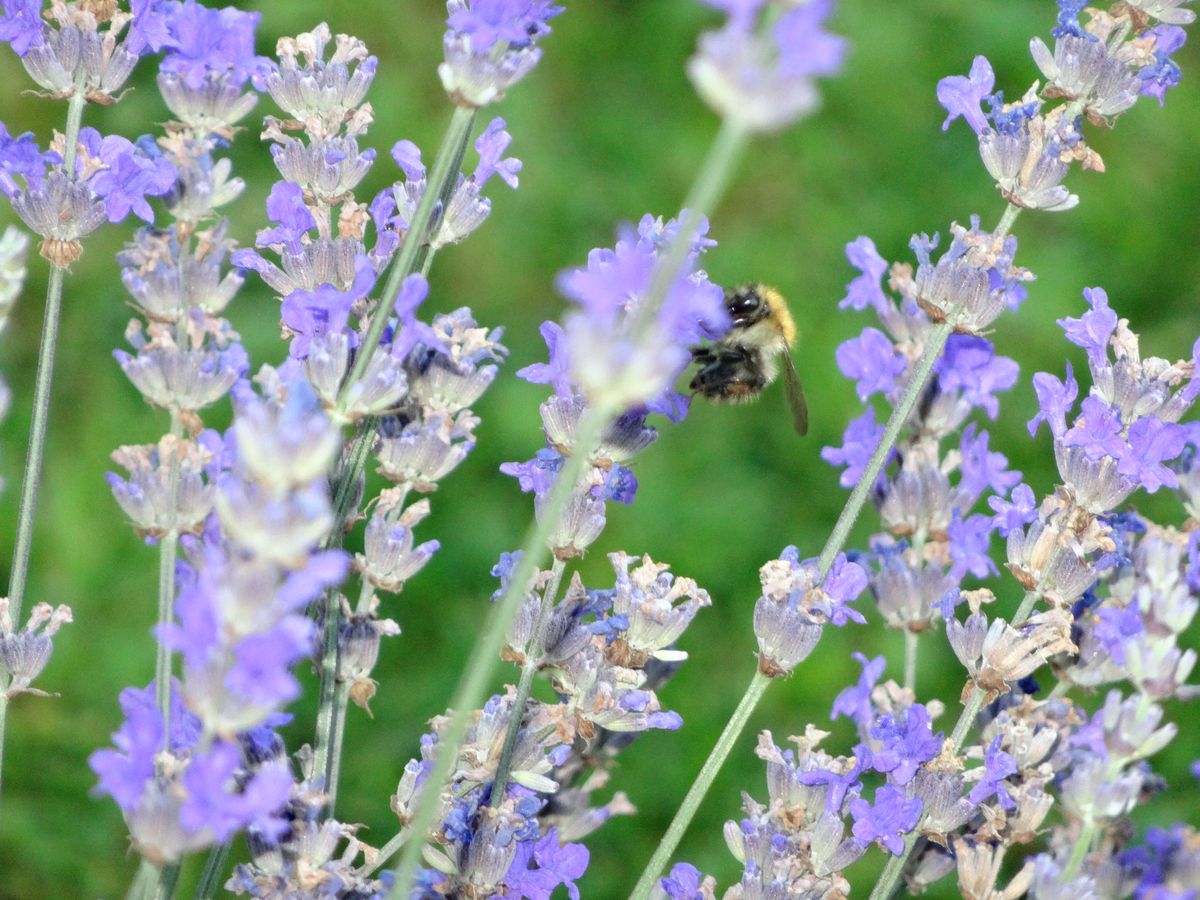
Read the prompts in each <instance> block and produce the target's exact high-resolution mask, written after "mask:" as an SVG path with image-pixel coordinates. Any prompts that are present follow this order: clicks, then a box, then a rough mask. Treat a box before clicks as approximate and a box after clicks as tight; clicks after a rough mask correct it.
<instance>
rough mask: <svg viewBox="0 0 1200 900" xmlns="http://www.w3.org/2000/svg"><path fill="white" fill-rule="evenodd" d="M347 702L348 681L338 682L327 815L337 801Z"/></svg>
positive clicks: (330, 759)
mask: <svg viewBox="0 0 1200 900" xmlns="http://www.w3.org/2000/svg"><path fill="white" fill-rule="evenodd" d="M349 703H350V685H349V684H348V683H342V684H339V685H338V686H337V696H336V697H335V698H334V704H333V743H332V745H331V747H330V753H329V766H328V771H327V773H326V782H325V793H326V794H327V795H328V796H329V806H327V807H326V812H325V814H326V815H327V816H333V808H334V804H335V803H337V790H338V778H339V776H340V775H341V771H342V745H343V743H344V742H345V737H346V708H347V707H348V706H349Z"/></svg>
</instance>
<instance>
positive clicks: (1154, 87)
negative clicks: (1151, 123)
mask: <svg viewBox="0 0 1200 900" xmlns="http://www.w3.org/2000/svg"><path fill="white" fill-rule="evenodd" d="M1147 34H1148V35H1153V36H1154V62H1153V63H1152V64H1151V65H1148V66H1146V67H1145V68H1143V69H1142V70H1141V71H1140V72H1138V78H1140V79H1141V81H1142V86H1141V88H1140V89H1139V90H1138V93H1140V94H1141V95H1142V96H1143V97H1154V98H1155V99H1157V100H1158V105H1159V106H1165V105H1166V102H1167V100H1166V94H1167V91H1168V90H1169V89H1170V88H1173V87H1175V86H1176V85H1177V84H1179V80H1180V78H1181V77H1182V73H1181V72H1180V71H1179V66H1178V65H1177V64H1176V63H1175V61H1174V60H1172V59H1171V54H1172V53H1174V52H1175V51H1176V50H1178V49H1179V48H1180V47H1182V46H1183V43H1184V41H1186V40H1187V32H1186V31H1184V30H1183V29H1182V28H1180V27H1179V26H1178V25H1156V26H1154V27H1153V28H1151V29H1150V30H1149V31H1148V32H1147Z"/></svg>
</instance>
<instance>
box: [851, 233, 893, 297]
mask: <svg viewBox="0 0 1200 900" xmlns="http://www.w3.org/2000/svg"><path fill="white" fill-rule="evenodd" d="M846 258H847V259H849V260H850V264H851V265H852V266H854V267H855V268H856V269H858V270H859V272H860V273H861V274H860V275H859V276H858V277H857V278H855V279H854V280H853V281H851V282H850V283H849V284H847V285H846V296H845V297H843V298H842V299H841V300H840V301H838V308H839V309H846V308H847V307H849V308H850V309H856V310H864V309H866V308H867V307H868V306H870V307H871V308H872V309H875V310H876V311H882V310H886V309H890V308H891V306H892V303H891V301H890V300H889V299H888V297H887V294H885V293H884V292H883V288H882V287H881V286H880V282H881V280H882V278H883V276H884V275H885V274H886V273H887V270H888V264H887V260H885V259H884V258H883V257H882V256H880V255H879V251H878V250H876V249H875V242H874V241H872V240H871V239H870V238H869V237H860V238H858V239H857V240H854V241H851V242H850V243H849V244H847V245H846Z"/></svg>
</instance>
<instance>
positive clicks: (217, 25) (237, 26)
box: [160, 0, 266, 90]
mask: <svg viewBox="0 0 1200 900" xmlns="http://www.w3.org/2000/svg"><path fill="white" fill-rule="evenodd" d="M259 18H260V14H259V13H256V12H242V11H241V10H238V9H237V8H236V7H233V6H226V7H224V8H223V9H211V8H209V7H206V6H202V5H201V4H199V3H196V2H195V0H187V2H185V3H181V4H173V5H172V7H171V15H170V19H169V26H170V39H169V49H168V50H167V53H166V56H165V57H164V58H163V62H162V66H161V69H160V70H161V71H162V72H164V73H167V74H171V75H177V76H179V78H180V79H181V80H182V81H183V82H184V84H186V85H187V86H188V87H189V88H191V89H192V90H198V89H200V88H201V87H203V86H204V83H205V81H206V80H208V79H209V78H220V77H224V78H225V79H226V80H228V81H229V82H231V83H232V84H233V85H235V86H239V87H240V86H241V85H243V84H245V83H246V81H248V80H249V79H250V78H251V77H253V76H255V75H257V74H259V73H260V72H262V71H263V70H264V67H265V66H266V60H264V59H263V58H262V57H259V56H255V55H254V29H255V28H256V27H257V25H258V20H259Z"/></svg>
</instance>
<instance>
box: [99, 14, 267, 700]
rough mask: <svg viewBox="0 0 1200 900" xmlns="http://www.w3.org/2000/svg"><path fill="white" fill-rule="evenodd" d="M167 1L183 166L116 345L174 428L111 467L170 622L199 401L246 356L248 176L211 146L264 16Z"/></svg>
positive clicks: (167, 144) (204, 459)
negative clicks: (239, 226) (148, 552)
mask: <svg viewBox="0 0 1200 900" xmlns="http://www.w3.org/2000/svg"><path fill="white" fill-rule="evenodd" d="M167 10H168V16H167V18H166V22H165V27H166V33H167V37H166V38H165V47H166V52H165V54H164V56H163V60H162V63H161V65H160V67H159V74H158V86H159V91H160V93H161V94H162V96H163V99H164V100H165V102H166V104H167V106H168V108H169V109H170V110H171V111H172V113H173V114H174V115H176V116H177V117H178V118H177V119H176V120H175V121H173V122H170V123H168V125H167V126H166V135H165V136H164V137H163V138H161V139H160V140H159V142H158V152H159V153H160V154H161V156H162V158H163V159H165V160H167V161H169V163H170V165H171V166H172V167H173V169H174V171H175V173H176V180H175V183H174V185H172V187H171V190H170V191H169V192H168V194H167V196H166V205H167V208H168V212H169V213H170V215H171V217H172V219H173V220H174V221H173V222H172V224H171V225H170V226H168V227H167V228H166V229H153V228H143V229H140V230H139V231H138V232H137V234H136V235H135V237H134V240H133V242H132V243H130V244H129V245H128V246H127V247H126V249H125V251H124V253H122V254H121V256H120V257H119V258H118V262H119V263H120V264H121V267H122V269H121V276H122V280H123V282H124V283H125V287H126V289H127V290H128V291H129V292H130V294H131V295H132V296H133V298H134V303H135V307H136V308H137V310H138V311H139V312H140V313H141V315H142V316H143V317H144V319H145V323H146V324H145V325H143V324H142V323H141V322H139V321H138V320H136V319H135V320H131V321H130V323H129V326H128V328H127V329H126V338H127V339H128V340H129V342H130V343H131V344H132V345H133V347H134V350H135V352H136V355H130V354H129V353H127V352H125V351H123V350H118V351H117V352H116V354H115V355H116V359H117V362H118V363H119V365H120V366H121V368H122V370H123V371H124V372H125V374H126V376H127V377H128V378H129V379H130V381H131V382H132V383H133V385H134V386H135V387H136V388H137V389H138V391H139V392H140V393H141V394H142V396H143V397H144V398H145V400H146V402H147V403H149V404H150V405H152V406H156V407H158V408H160V409H163V410H165V411H166V412H167V413H168V415H169V416H170V426H169V432H168V433H167V434H165V435H164V436H163V437H162V438H161V439H160V440H159V441H158V442H157V443H156V444H148V445H137V446H124V447H121V448H120V449H119V450H117V451H116V453H114V454H113V460H114V461H115V462H116V463H117V464H118V465H121V466H122V467H124V468H125V469H126V470H128V472H129V478H128V479H121V478H119V477H118V476H116V475H110V476H109V483H110V485H111V486H112V488H113V491H114V494H115V496H116V498H117V502H118V503H120V505H121V507H122V509H123V510H124V511H125V513H126V514H127V515H128V516H129V517H130V519H131V520H132V521H133V523H134V526H135V528H136V529H137V531H138V533H139V534H140V535H142V536H143V537H145V538H146V539H147V540H152V541H155V542H157V543H158V546H159V597H158V627H159V629H160V630H162V629H165V628H167V627H168V626H169V625H170V623H171V605H172V603H173V602H174V599H175V560H176V552H177V542H178V540H179V536H180V535H182V534H195V533H198V532H199V531H200V530H201V529H202V528H203V526H204V521H205V519H206V518H207V517H208V514H209V512H210V511H211V509H212V501H213V494H214V488H213V485H212V483H211V481H210V480H209V477H208V472H207V471H206V470H207V469H208V468H209V464H210V462H211V459H212V449H211V446H210V445H211V443H212V439H211V436H210V435H207V434H205V433H204V431H203V423H202V420H201V418H200V410H202V409H204V408H206V407H209V406H211V405H213V404H214V403H216V402H218V401H219V400H221V399H222V398H223V397H224V396H225V395H226V394H227V393H228V392H229V390H230V389H231V388H232V387H233V385H234V383H235V382H236V381H237V380H238V379H239V378H242V377H243V376H244V375H245V373H246V370H247V366H248V361H247V358H246V352H245V350H243V349H242V346H241V344H240V343H239V342H238V335H237V333H236V332H235V331H234V330H233V327H232V326H231V325H230V323H229V322H228V321H227V320H226V319H224V318H222V317H221V314H222V313H223V312H224V311H225V308H226V306H227V305H228V304H229V303H230V301H231V300H232V299H233V297H234V295H235V294H236V292H237V290H238V288H239V287H241V285H242V281H243V279H242V278H241V276H239V275H238V274H237V273H235V272H224V273H223V272H222V266H223V265H224V264H225V262H226V258H227V256H228V254H229V252H230V250H231V249H232V244H233V242H232V241H231V240H229V238H228V237H227V236H226V235H227V231H228V220H226V219H224V218H219V217H218V216H219V213H218V209H219V208H220V207H222V206H224V205H225V204H227V203H229V202H231V201H232V200H234V199H236V198H237V197H238V195H239V194H240V193H241V191H242V189H243V187H244V184H243V182H242V181H241V179H238V178H232V177H231V176H230V166H229V163H228V160H224V161H222V160H217V159H214V157H213V153H214V152H215V151H216V150H217V149H218V148H219V147H220V146H222V145H224V144H225V143H227V142H228V141H229V140H230V139H231V138H232V136H233V134H234V131H235V126H236V123H237V122H238V121H239V120H240V119H241V118H242V117H243V116H244V115H245V114H246V113H247V112H249V111H250V109H251V108H252V107H253V106H254V102H255V97H254V95H253V94H252V93H248V92H245V85H246V83H247V82H248V80H249V79H250V78H251V76H252V75H253V73H254V71H255V69H256V68H257V67H258V65H259V64H258V61H257V58H256V57H255V56H254V27H255V25H256V23H257V21H258V16H257V15H256V14H251V13H241V12H238V11H237V10H235V9H233V8H226V9H223V10H216V9H208V8H206V7H204V6H202V5H200V4H198V3H196V2H187V3H182V4H177V5H175V6H171V7H168V8H167ZM206 226H207V227H206ZM171 668H172V666H171V654H170V650H169V648H168V646H167V644H166V643H165V642H159V644H158V651H157V663H156V666H155V676H154V682H155V685H156V687H157V690H158V702H159V706H160V709H161V710H162V711H163V716H164V719H165V718H166V715H167V705H168V703H169V700H170V695H169V685H170V680H171Z"/></svg>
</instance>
